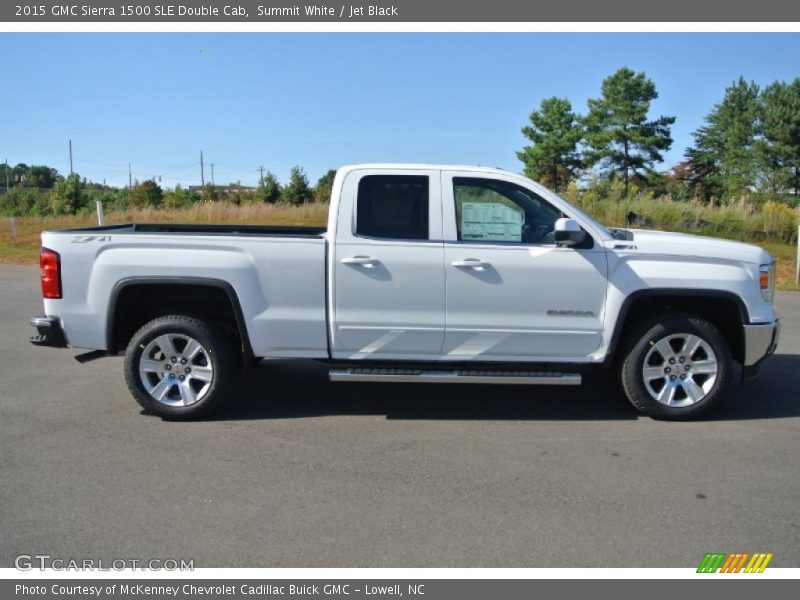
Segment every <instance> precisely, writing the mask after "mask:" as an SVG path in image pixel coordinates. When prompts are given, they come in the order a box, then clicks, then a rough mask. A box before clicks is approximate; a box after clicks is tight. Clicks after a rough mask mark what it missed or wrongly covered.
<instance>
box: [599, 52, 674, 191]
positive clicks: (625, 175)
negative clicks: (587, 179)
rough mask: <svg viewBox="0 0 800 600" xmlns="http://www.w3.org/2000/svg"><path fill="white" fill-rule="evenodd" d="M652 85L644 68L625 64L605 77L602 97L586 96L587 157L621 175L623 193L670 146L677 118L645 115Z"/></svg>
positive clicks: (652, 93) (653, 96)
mask: <svg viewBox="0 0 800 600" xmlns="http://www.w3.org/2000/svg"><path fill="white" fill-rule="evenodd" d="M656 98H658V92H657V91H656V86H655V84H654V83H653V81H652V80H650V79H648V78H647V76H646V75H645V74H644V73H643V72H639V73H634V72H633V71H632V70H630V69H628V68H627V67H623V68H621V69H619V70H618V71H617V72H616V73H614V74H613V75H610V76H609V77H606V78H605V79H604V80H603V84H602V87H601V96H600V98H596V99H590V100H589V102H588V104H589V113H588V114H587V116H586V119H585V123H586V143H587V146H588V148H587V151H586V153H585V155H584V158H585V160H586V162H587V163H588V164H589V165H591V166H594V165H599V166H600V167H601V168H602V169H604V170H605V171H606V172H607V173H609V174H610V175H611V176H612V177H617V176H621V177H622V181H623V182H624V189H625V196H627V195H628V189H629V181H630V179H631V178H632V177H633V178H636V179H640V178H641V177H643V176H644V175H645V174H649V173H652V172H653V168H654V165H655V164H656V163H658V162H661V160H663V156H662V154H661V153H662V152H664V151H666V150H669V148H670V146H672V137H671V134H670V128H671V126H672V124H673V123H674V122H675V117H665V116H661V117H659V118H657V119H655V120H652V121H649V120H648V113H649V112H650V103H651V102H652V101H653V100H655V99H656Z"/></svg>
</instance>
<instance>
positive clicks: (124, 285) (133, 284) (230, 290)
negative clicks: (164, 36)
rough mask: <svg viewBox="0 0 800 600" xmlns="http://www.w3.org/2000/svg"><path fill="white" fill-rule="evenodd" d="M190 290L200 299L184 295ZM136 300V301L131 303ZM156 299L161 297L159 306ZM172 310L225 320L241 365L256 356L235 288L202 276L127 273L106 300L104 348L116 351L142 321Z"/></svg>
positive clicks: (221, 281) (248, 362)
mask: <svg viewBox="0 0 800 600" xmlns="http://www.w3.org/2000/svg"><path fill="white" fill-rule="evenodd" d="M192 291H195V292H197V291H200V292H201V295H202V298H201V300H203V301H201V302H192V303H191V304H190V303H189V302H187V300H186V295H187V293H188V292H192ZM143 297H144V298H145V299H146V298H149V299H152V300H155V302H154V303H153V304H151V305H146V304H144V303H142V302H141V300H142V299H143ZM137 300H138V301H140V302H139V304H138V305H136V304H134V302H135V301H137ZM159 300H161V301H163V304H161V305H160V306H159V305H158V301H159ZM132 305H133V306H132ZM126 309H133V310H132V312H131V313H129V315H128V318H127V320H125V319H123V318H122V312H123V311H124V310H126ZM173 312H179V313H181V314H187V315H190V316H195V317H198V318H206V319H210V320H222V321H223V322H226V323H228V324H229V325H230V327H229V329H232V330H233V331H228V333H231V334H233V335H234V337H235V338H236V341H237V342H238V345H239V347H240V349H241V351H240V353H238V354H237V358H240V359H241V362H242V365H244V366H246V365H249V364H250V363H252V362H253V361H254V360H255V357H254V354H253V348H252V345H251V343H250V336H249V334H248V331H247V324H246V321H245V319H244V313H243V312H242V306H241V302H240V300H239V296H238V294H237V293H236V290H235V289H234V287H233V286H232V285H231V284H230V283H228V282H227V281H224V280H221V279H212V278H205V277H128V278H125V279H121V280H120V281H118V282H117V283H116V284H115V285H114V288H113V289H112V291H111V294H110V297H109V301H108V311H107V313H106V315H107V316H106V319H107V320H106V350H107V351H108V353H109V354H117V353H119V352H120V351H121V350H124V348H125V346H126V345H127V343H128V341H129V340H130V338H131V336H132V335H133V333H135V332H136V330H138V328H139V327H141V326H142V325H144V323H146V322H148V321H150V320H152V319H155V318H158V317H160V316H164V315H166V314H170V313H173Z"/></svg>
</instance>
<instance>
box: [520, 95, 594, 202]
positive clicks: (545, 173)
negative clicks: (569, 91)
mask: <svg viewBox="0 0 800 600" xmlns="http://www.w3.org/2000/svg"><path fill="white" fill-rule="evenodd" d="M529 118H530V123H531V124H530V125H527V126H525V127H523V128H522V133H523V134H524V135H525V137H526V138H528V139H529V140H530V141H531V142H532V145H531V146H525V147H524V148H523V149H522V151H521V152H517V157H518V158H519V159H520V160H521V161H522V162H523V163H524V164H525V174H526V175H527V176H528V177H530V178H531V179H535V180H537V181H540V182H542V183H545V184H547V185H550V186H551V187H552V188H553V189H554V190H555V191H559V190H563V189H566V187H567V185H568V184H569V182H570V180H571V179H572V178H573V177H574V176H575V172H576V170H577V169H579V168H580V167H581V160H580V157H579V156H578V151H577V148H578V144H579V143H580V141H581V138H583V127H582V126H581V124H580V119H579V117H578V116H577V115H576V114H575V113H574V112H572V104H570V101H569V100H567V99H566V98H556V97H552V98H545V99H544V100H542V102H541V104H540V105H539V110H535V111H533V112H532V113H531V114H530V117H529ZM559 184H560V185H559Z"/></svg>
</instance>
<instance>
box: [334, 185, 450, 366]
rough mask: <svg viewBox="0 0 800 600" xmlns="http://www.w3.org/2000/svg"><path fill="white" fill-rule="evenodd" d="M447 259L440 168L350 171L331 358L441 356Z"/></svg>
mask: <svg viewBox="0 0 800 600" xmlns="http://www.w3.org/2000/svg"><path fill="white" fill-rule="evenodd" d="M443 265H444V244H443V242H442V220H441V196H440V178H439V171H437V170H424V169H423V170H416V169H397V170H388V171H387V170H386V169H358V170H354V171H351V172H350V173H348V174H347V176H346V178H345V180H344V183H343V187H342V196H341V200H340V203H339V213H338V215H337V225H336V239H335V244H334V245H333V256H332V262H331V267H330V275H331V290H330V293H331V295H332V300H333V302H332V324H331V338H332V340H331V341H332V343H331V348H332V355H333V357H334V358H344V359H421V360H429V359H436V358H438V357H439V356H440V353H441V349H442V343H443V341H444V318H445V287H444V268H443Z"/></svg>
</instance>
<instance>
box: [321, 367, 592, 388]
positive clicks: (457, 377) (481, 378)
mask: <svg viewBox="0 0 800 600" xmlns="http://www.w3.org/2000/svg"><path fill="white" fill-rule="evenodd" d="M328 376H329V378H330V380H331V381H353V382H373V383H377V382H385V383H388V382H397V383H401V382H407V383H493V384H497V383H500V384H514V385H580V384H581V376H580V374H579V373H560V372H549V371H489V370H486V371H478V370H474V371H473V370H462V371H425V370H422V369H361V368H354V369H332V370H331V371H330V373H329V374H328Z"/></svg>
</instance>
